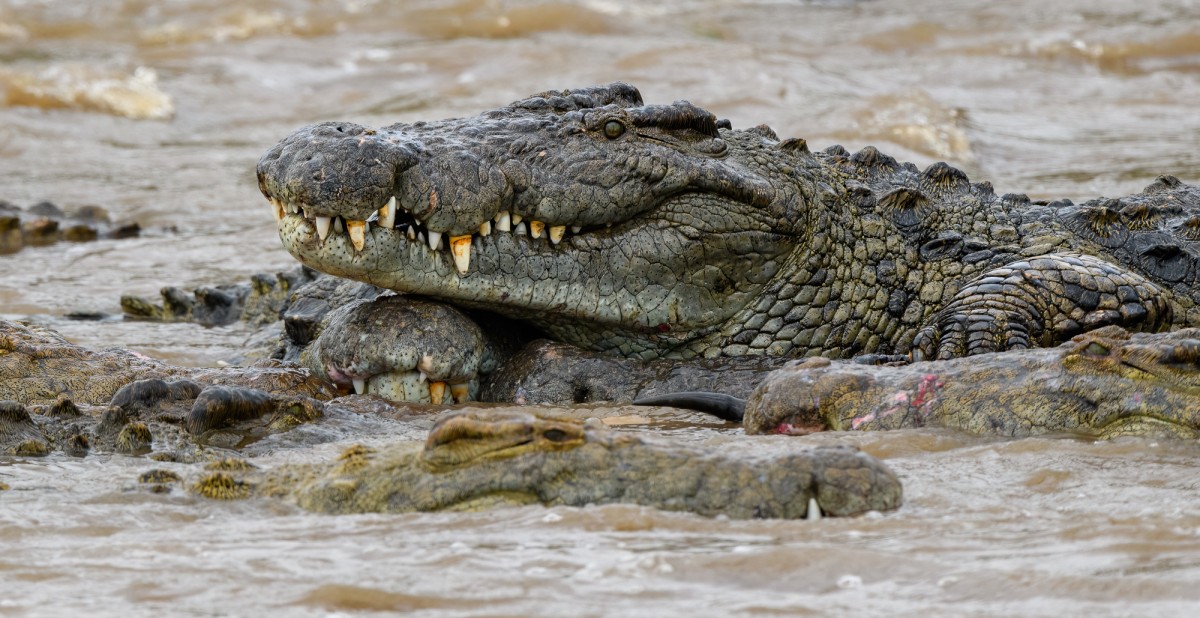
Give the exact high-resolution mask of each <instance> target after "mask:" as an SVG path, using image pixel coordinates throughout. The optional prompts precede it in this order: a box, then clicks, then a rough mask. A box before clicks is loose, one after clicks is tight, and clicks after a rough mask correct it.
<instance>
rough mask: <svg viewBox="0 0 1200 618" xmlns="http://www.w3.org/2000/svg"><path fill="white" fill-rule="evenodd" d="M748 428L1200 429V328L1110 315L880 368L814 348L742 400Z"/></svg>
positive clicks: (1151, 432) (1109, 433)
mask: <svg viewBox="0 0 1200 618" xmlns="http://www.w3.org/2000/svg"><path fill="white" fill-rule="evenodd" d="M744 425H745V428H746V432H747V433H782V434H793V435H794V434H804V433H809V432H812V431H825V430H833V431H874V430H882V429H897V428H904V427H949V428H953V429H958V430H963V431H968V432H971V433H978V434H990V435H999V436H1005V437H1024V436H1031V435H1043V434H1075V435H1082V436H1089V437H1095V438H1114V437H1118V436H1128V435H1138V436H1151V437H1178V438H1189V439H1195V438H1197V437H1200V330H1198V329H1193V328H1187V329H1181V330H1178V331H1173V332H1169V333H1156V334H1146V333H1137V334H1132V335H1131V334H1130V333H1128V332H1126V331H1124V330H1122V329H1120V328H1119V327H1115V326H1108V327H1105V328H1102V329H1098V330H1095V331H1092V332H1090V333H1086V334H1083V335H1078V336H1076V337H1075V338H1074V339H1073V340H1071V341H1069V342H1067V343H1065V344H1063V345H1061V346H1059V347H1057V348H1048V349H1040V350H1031V351H1023V352H1005V353H1000V354H990V355H986V356H979V357H972V358H969V359H966V358H964V359H954V360H948V361H936V362H919V363H913V364H911V365H906V366H890V367H872V366H867V365H861V364H853V363H846V362H839V361H828V360H825V359H807V360H805V361H800V362H796V363H794V364H793V365H792V366H789V367H787V368H784V369H781V370H779V371H776V372H774V373H771V374H770V375H768V376H767V377H766V378H765V379H764V380H763V382H762V383H761V384H760V385H759V386H758V388H757V389H756V390H755V391H754V393H753V394H752V395H751V396H750V398H749V400H748V401H747V402H746V412H745V421H744Z"/></svg>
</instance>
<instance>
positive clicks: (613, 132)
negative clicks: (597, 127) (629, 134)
mask: <svg viewBox="0 0 1200 618" xmlns="http://www.w3.org/2000/svg"><path fill="white" fill-rule="evenodd" d="M624 134H625V125H623V124H621V123H620V122H619V121H617V120H609V121H608V122H606V123H604V136H605V137H607V138H608V139H617V138H618V137H621V136H622V135H624Z"/></svg>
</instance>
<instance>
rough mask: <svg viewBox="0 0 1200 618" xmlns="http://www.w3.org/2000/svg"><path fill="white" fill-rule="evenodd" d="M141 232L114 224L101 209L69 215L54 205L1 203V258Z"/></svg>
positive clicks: (130, 225)
mask: <svg viewBox="0 0 1200 618" xmlns="http://www.w3.org/2000/svg"><path fill="white" fill-rule="evenodd" d="M141 231H142V229H141V226H139V225H138V224H137V223H113V222H112V220H111V219H110V218H109V216H108V212H107V211H105V210H104V209H103V208H101V207H99V206H83V207H80V208H75V209H73V210H72V211H71V212H70V213H68V212H66V211H64V210H63V209H62V208H59V207H58V206H56V205H54V204H53V203H51V202H38V203H37V204H34V205H32V206H30V207H29V208H27V209H24V208H21V207H19V206H17V205H15V204H11V203H9V202H6V201H4V200H0V255H6V254H9V253H16V252H18V251H20V250H21V249H23V248H25V247H39V246H44V245H50V244H54V243H56V242H60V241H66V242H87V241H91V240H97V239H100V238H131V237H135V236H138V235H139V234H141Z"/></svg>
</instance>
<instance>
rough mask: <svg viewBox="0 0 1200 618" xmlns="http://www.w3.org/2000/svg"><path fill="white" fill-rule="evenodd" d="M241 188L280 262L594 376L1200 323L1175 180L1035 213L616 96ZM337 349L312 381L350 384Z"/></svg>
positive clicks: (682, 109)
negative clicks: (466, 323) (447, 316)
mask: <svg viewBox="0 0 1200 618" xmlns="http://www.w3.org/2000/svg"><path fill="white" fill-rule="evenodd" d="M257 172H258V181H259V188H260V190H261V192H262V193H263V195H264V196H265V197H266V198H267V201H268V202H269V204H270V206H271V208H272V211H273V213H274V215H275V217H276V219H277V223H278V231H279V237H280V239H281V241H282V244H283V246H284V247H285V248H286V249H287V250H288V251H289V252H290V253H291V254H292V255H293V256H295V257H296V258H297V259H298V260H299V261H300V262H301V263H302V264H304V265H306V266H308V267H311V268H313V269H315V270H318V271H322V272H326V273H330V274H333V275H336V276H339V277H347V278H350V279H354V280H358V281H362V282H366V283H369V284H372V285H375V286H379V287H382V288H387V289H390V290H395V291H397V292H399V293H402V294H405V295H407V296H408V297H413V296H422V297H426V298H429V299H432V300H434V301H436V302H441V303H447V304H450V305H454V306H456V307H459V308H462V309H464V310H468V311H478V310H482V311H487V312H493V313H495V314H500V315H502V316H505V317H507V318H510V319H511V320H513V321H515V322H516V323H519V324H524V325H527V326H529V327H531V328H532V329H534V330H535V331H536V332H537V333H539V334H540V335H541V336H544V337H547V338H549V339H551V340H553V341H557V342H562V343H566V344H569V345H572V346H575V347H578V348H580V349H582V350H585V351H588V352H590V353H595V354H598V355H608V356H622V357H626V358H633V359H641V360H652V359H669V360H677V361H680V362H683V361H688V360H690V359H702V358H705V359H712V358H723V357H780V358H787V357H806V356H824V357H828V358H851V357H857V356H863V355H867V356H873V357H878V358H888V357H899V356H908V357H910V358H913V359H917V360H920V359H949V358H954V357H960V356H966V355H975V354H982V353H986V352H994V351H1003V350H1019V349H1028V348H1037V347H1050V346H1054V345H1058V344H1060V343H1062V342H1065V341H1068V340H1070V339H1071V338H1072V337H1074V336H1076V335H1078V334H1080V333H1083V332H1087V331H1090V330H1094V329H1096V328H1100V327H1103V326H1106V325H1118V326H1121V327H1124V328H1126V329H1129V330H1133V331H1162V330H1168V329H1173V328H1180V327H1188V326H1197V325H1200V307H1198V306H1197V304H1196V301H1197V300H1200V288H1198V287H1197V283H1196V279H1197V276H1200V269H1198V268H1197V255H1200V188H1197V187H1195V186H1191V185H1187V184H1185V183H1183V182H1181V181H1179V180H1178V179H1177V178H1174V177H1171V176H1161V177H1159V178H1158V179H1157V180H1155V181H1154V182H1153V183H1152V184H1150V185H1149V186H1148V187H1147V188H1146V189H1145V190H1144V191H1142V192H1141V193H1139V194H1136V195H1131V196H1128V197H1122V198H1118V199H1107V198H1100V199H1094V200H1090V201H1087V202H1085V203H1081V204H1075V203H1073V202H1071V201H1070V200H1065V199H1064V200H1055V201H1036V202H1035V201H1031V200H1030V199H1029V198H1028V197H1027V196H1025V195H1020V194H1012V193H1009V194H1004V195H997V194H996V193H995V191H994V190H993V189H992V187H991V185H990V184H989V183H987V182H975V183H973V182H971V181H970V180H969V179H968V178H967V175H966V174H965V173H963V172H962V171H960V170H958V169H956V168H954V167H952V166H950V165H947V164H945V163H936V164H933V165H931V166H929V167H927V168H926V169H924V170H921V169H918V168H917V167H916V166H915V165H913V164H911V163H901V162H898V161H897V160H896V159H894V158H892V157H890V156H887V155H885V154H883V153H882V152H880V151H879V150H877V149H876V148H874V147H866V148H864V149H862V150H860V151H858V152H856V153H853V154H851V153H849V152H848V151H846V150H845V149H844V148H842V147H840V146H832V147H829V148H827V149H825V150H824V151H811V150H810V149H809V148H808V146H807V143H806V142H805V141H804V140H803V139H798V138H788V139H780V138H779V136H778V135H776V134H775V132H774V131H773V130H771V129H770V128H769V127H767V126H765V125H760V126H757V127H753V128H750V129H745V130H735V129H733V128H732V126H731V123H729V122H728V121H723V120H718V119H717V117H716V116H715V115H713V114H712V113H710V112H708V111H706V110H704V109H702V108H700V107H697V106H695V105H693V104H691V103H688V102H686V101H678V102H675V103H673V104H669V105H647V104H644V103H643V101H642V98H641V95H640V93H639V92H638V90H637V89H636V88H634V87H633V86H630V85H627V84H622V83H615V84H611V85H608V86H601V87H592V88H581V89H575V90H563V91H551V92H544V93H541V94H538V95H534V96H532V97H529V98H526V99H523V100H520V101H517V102H514V103H512V104H510V105H507V106H504V107H501V108H499V109H495V110H491V111H486V112H483V113H482V114H480V115H478V116H475V117H472V118H465V119H450V120H442V121H436V122H416V123H412V124H395V125H391V126H388V127H384V128H378V129H376V128H368V127H364V126H360V125H357V124H354V123H350V122H322V123H319V124H315V125H311V126H307V127H304V128H301V129H299V130H297V131H296V132H294V133H293V134H292V135H290V136H288V137H286V138H285V139H283V140H282V141H281V142H280V143H279V144H277V145H276V146H274V147H273V148H271V149H270V150H268V151H267V152H266V153H265V154H264V155H263V156H262V158H261V159H260V161H259V163H258V169H257ZM486 329H487V327H485V330H486ZM363 335H364V340H367V339H370V337H371V336H372V334H371V333H363ZM354 353H355V350H354V349H344V350H342V351H341V352H340V353H339V354H335V355H333V357H332V358H327V359H325V360H323V361H322V362H323V363H324V364H325V367H324V369H325V370H326V372H327V373H329V374H330V375H331V376H333V375H337V376H341V377H342V378H345V379H349V380H351V381H356V382H359V383H369V382H370V379H371V378H372V377H373V376H371V375H367V374H365V373H357V374H356V373H355V369H354V368H353V366H354V364H353V363H351V362H350V360H351V359H350V358H349V357H352V356H353V354H354ZM365 365H366V364H363V363H360V364H359V366H365ZM372 366H373V367H375V369H374V370H380V369H381V368H380V367H379V365H378V364H373V365H372Z"/></svg>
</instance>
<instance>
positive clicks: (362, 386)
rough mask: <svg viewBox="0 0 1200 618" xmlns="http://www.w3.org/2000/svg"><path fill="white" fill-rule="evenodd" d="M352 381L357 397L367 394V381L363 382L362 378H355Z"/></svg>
mask: <svg viewBox="0 0 1200 618" xmlns="http://www.w3.org/2000/svg"><path fill="white" fill-rule="evenodd" d="M352 381H353V382H354V393H355V394H356V395H361V394H363V393H365V392H367V381H366V380H363V379H362V378H355V379H354V380H352Z"/></svg>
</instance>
